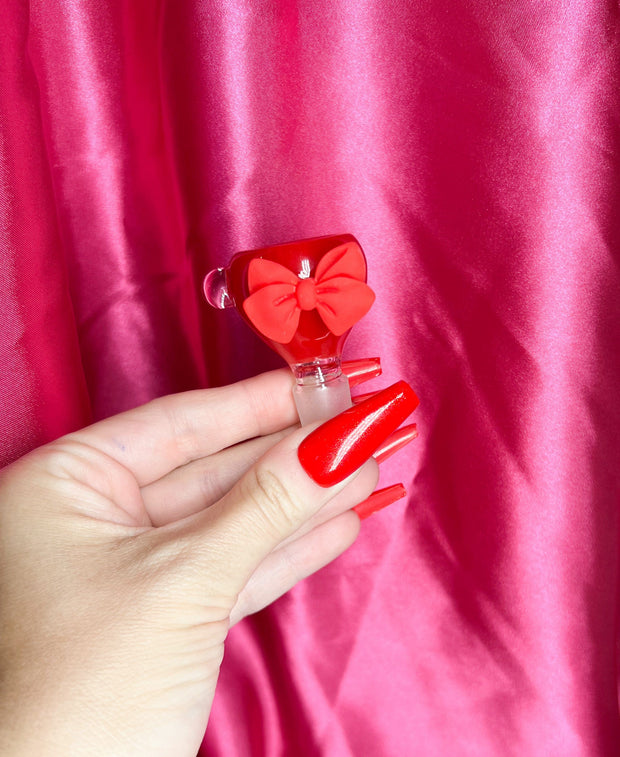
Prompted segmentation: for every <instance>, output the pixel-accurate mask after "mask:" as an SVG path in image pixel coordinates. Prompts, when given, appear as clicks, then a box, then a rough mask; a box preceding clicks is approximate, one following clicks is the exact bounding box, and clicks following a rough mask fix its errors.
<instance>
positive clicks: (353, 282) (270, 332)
mask: <svg viewBox="0 0 620 757" xmlns="http://www.w3.org/2000/svg"><path fill="white" fill-rule="evenodd" d="M248 288H249V290H250V296H249V297H247V298H246V300H245V301H244V303H243V309H244V310H245V313H246V315H247V317H248V318H249V319H250V322H251V323H252V324H253V325H254V326H255V328H256V329H257V330H258V331H259V332H260V333H261V334H263V336H265V337H267V338H268V339H271V340H273V341H274V342H279V343H280V344H288V343H289V342H290V341H291V339H293V337H294V336H295V332H296V330H297V326H298V325H299V317H300V315H301V312H302V311H311V310H316V311H317V313H318V314H319V316H320V317H321V319H322V320H323V322H324V323H325V325H326V326H327V328H328V329H329V330H330V331H331V332H332V334H334V335H335V336H340V335H341V334H344V332H345V331H347V330H348V329H350V328H351V326H353V325H354V324H355V323H357V321H359V319H360V318H361V317H362V316H364V315H366V313H367V312H368V310H370V307H371V305H372V303H373V302H374V299H375V295H374V293H373V291H372V289H371V288H370V287H369V286H368V285H367V284H366V261H365V259H364V255H363V253H362V251H361V249H360V247H359V245H358V244H356V243H354V242H347V243H346V244H342V245H340V246H339V247H335V248H334V249H333V250H330V251H329V252H327V253H326V254H325V255H323V257H322V258H321V260H319V263H318V265H317V267H316V271H315V272H314V278H304V279H302V278H300V277H298V276H297V275H296V274H295V273H293V271H290V270H289V269H288V268H286V267H285V266H283V265H280V263H275V262H274V261H273V260H266V259H265V258H254V260H251V261H250V265H249V267H248Z"/></svg>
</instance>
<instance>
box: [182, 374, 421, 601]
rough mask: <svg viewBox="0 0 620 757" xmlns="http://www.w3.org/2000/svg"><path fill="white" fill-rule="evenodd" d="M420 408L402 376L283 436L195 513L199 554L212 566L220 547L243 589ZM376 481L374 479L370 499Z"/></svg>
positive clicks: (234, 582)
mask: <svg viewBox="0 0 620 757" xmlns="http://www.w3.org/2000/svg"><path fill="white" fill-rule="evenodd" d="M416 405H417V397H416V396H415V394H414V393H413V391H412V390H411V388H410V387H409V386H408V385H407V384H406V383H405V382H402V381H401V382H398V383H397V384H394V385H393V386H392V387H388V388H387V389H385V390H383V392H380V393H379V394H378V395H376V396H375V397H373V398H371V399H369V400H367V401H366V402H364V403H362V404H360V405H356V406H355V407H352V408H350V409H349V410H346V411H345V412H343V413H341V414H340V415H338V416H336V417H335V418H332V419H330V420H328V421H327V422H325V423H323V424H322V425H320V426H318V427H317V428H315V429H314V430H311V431H310V433H308V429H299V430H297V431H295V432H293V433H292V434H290V435H289V436H287V437H286V438H285V439H283V440H282V441H281V442H280V443H279V444H277V445H276V446H275V447H273V448H272V449H271V450H270V451H269V452H268V453H267V454H266V455H265V456H264V457H262V458H261V460H260V461H259V462H258V463H257V464H256V465H254V466H253V467H252V468H251V469H250V470H249V471H248V472H247V473H246V474H245V475H244V476H243V477H242V478H241V479H240V480H239V481H238V482H237V483H236V484H235V486H233V488H232V489H231V490H230V491H229V492H228V493H227V494H226V495H225V496H224V497H223V498H222V499H221V500H219V501H218V502H216V503H215V504H213V505H212V506H211V507H209V508H208V509H207V510H205V511H203V512H202V513H200V514H199V515H198V516H195V519H194V520H193V522H192V524H191V527H193V529H194V533H195V537H196V544H195V548H196V550H197V551H199V550H200V549H201V540H202V541H203V542H204V547H203V560H204V563H205V570H206V567H207V566H208V565H209V564H212V562H213V554H214V545H216V547H215V549H216V551H217V553H218V555H219V561H220V563H221V565H225V566H226V570H227V572H228V577H229V578H230V581H231V584H230V586H229V587H228V588H229V591H230V592H232V593H233V594H237V593H238V592H239V591H240V590H241V589H242V587H243V586H244V585H245V583H246V581H247V580H248V579H249V577H250V576H251V575H252V573H253V572H254V570H255V569H256V568H257V566H258V565H260V563H261V562H262V561H263V560H264V559H265V557H266V556H267V555H268V554H270V553H271V552H272V551H273V550H274V549H275V548H276V547H278V546H279V545H280V544H282V543H283V542H284V541H285V540H286V539H288V538H289V537H291V536H292V535H293V534H295V533H296V532H297V531H298V530H299V529H300V528H302V526H304V524H305V523H306V522H307V521H308V520H310V519H311V518H312V517H313V516H315V515H316V513H318V512H319V510H320V509H321V508H322V507H324V506H325V505H326V504H327V503H328V502H330V501H331V500H333V499H334V497H335V496H336V495H337V494H338V493H339V492H342V491H343V490H344V489H345V487H346V486H347V485H348V484H349V483H350V482H351V481H352V480H353V477H354V476H356V475H357V474H359V470H360V467H361V466H362V465H363V464H364V463H365V462H366V461H368V460H369V459H370V457H371V456H372V454H373V453H374V452H375V451H376V450H377V448H378V447H380V445H381V444H382V443H384V442H385V440H386V439H387V438H388V437H389V436H390V435H391V434H392V433H393V432H394V431H395V430H396V429H397V428H398V426H399V425H400V424H401V422H402V421H403V420H404V419H405V418H406V417H407V416H408V415H409V414H410V413H411V412H412V411H413V410H414V409H415V407H416ZM371 465H375V463H371ZM374 483H375V479H374V478H373V477H369V480H368V485H367V489H366V490H365V491H362V492H361V495H362V498H363V496H366V497H367V496H368V495H369V494H370V493H371V491H372V488H373V486H374ZM357 501H359V500H357ZM354 504H356V501H355V500H353V501H351V504H350V506H351V507H352V506H353V505H354ZM207 535H208V538H206V537H207ZM207 544H208V545H209V546H208V548H207V546H206V545H207Z"/></svg>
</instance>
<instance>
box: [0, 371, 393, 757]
mask: <svg viewBox="0 0 620 757" xmlns="http://www.w3.org/2000/svg"><path fill="white" fill-rule="evenodd" d="M358 407H360V406H358ZM407 414H408V413H407ZM295 420H296V415H295V411H294V407H293V404H292V400H291V399H290V374H289V373H288V372H286V371H276V372H273V373H269V374H264V375H262V376H258V377H256V378H254V379H250V380H248V381H244V382H241V383H239V384H235V385H233V386H229V387H224V388H221V389H212V390H205V391H196V392H188V393H186V394H181V395H176V396H171V397H166V398H162V399H159V400H156V401H154V402H151V403H149V404H147V405H145V406H143V407H140V408H137V409H136V410H132V411H130V412H127V413H124V414H122V415H119V416H116V417H114V418H110V419H108V420H105V421H102V422H101V423H98V424H96V425H94V426H91V427H89V428H87V429H84V430H82V431H79V432H77V433H74V434H71V435H69V436H66V437H64V438H62V439H59V440H58V441H56V442H54V443H52V444H49V445H47V446H46V447H42V448H40V449H38V450H36V451H34V452H33V453H31V454H29V455H27V456H26V457H24V458H22V459H21V460H19V461H18V462H17V463H15V464H13V465H12V466H9V467H8V468H6V469H5V470H4V471H2V472H1V473H0V503H1V509H0V535H1V538H2V541H1V544H0V596H1V603H0V623H1V627H2V636H1V641H0V665H1V666H2V672H3V676H2V689H1V692H0V747H2V746H5V747H8V746H10V748H11V749H12V751H11V752H10V753H11V754H14V755H22V754H24V755H26V754H28V755H31V754H34V753H39V754H45V755H46V756H47V757H54V756H55V755H57V754H58V755H61V754H62V755H63V756H64V755H67V754H76V755H77V754H79V755H106V757H108V756H109V755H115V757H122V755H131V756H132V757H139V756H140V755H149V757H153V755H175V757H183V755H195V754H196V751H197V749H198V747H199V744H200V741H201V738H202V736H203V734H204V730H205V726H206V723H207V719H208V715H209V710H210V707H211V702H212V699H213V694H214V690H215V685H216V681H217V676H218V672H219V667H220V663H221V660H222V655H223V650H224V640H225V638H226V634H227V632H228V629H229V627H230V625H231V623H234V622H235V621H236V620H238V619H239V618H241V617H243V616H244V615H246V614H248V613H251V612H255V611H256V610H258V609H260V608H261V607H264V606H265V605H266V604H268V603H270V602H271V601H273V600H274V599H276V598H277V597H278V596H280V595H281V594H282V593H283V592H285V591H286V590H288V589H289V588H290V587H291V586H293V585H294V584H295V583H296V582H297V581H298V580H300V579H301V578H303V577H305V576H307V575H309V574H310V573H312V572H314V571H316V570H317V569H319V568H320V567H322V566H323V565H325V564H326V563H327V562H329V561H331V560H332V559H334V558H335V557H336V556H337V555H339V554H340V553H341V552H342V551H344V550H345V549H346V548H347V547H348V546H349V545H350V544H351V543H352V542H353V541H354V540H355V538H356V535H357V533H358V529H359V519H358V517H357V516H356V515H355V514H354V513H353V512H351V508H352V507H353V506H354V505H355V504H356V503H358V502H359V501H360V500H363V499H364V498H365V497H367V496H368V495H369V494H370V493H371V491H372V490H373V488H374V486H375V485H376V482H377V467H376V463H374V461H372V460H371V461H369V462H366V463H365V464H364V465H363V466H362V467H361V468H360V469H359V470H358V471H357V472H356V473H354V474H353V475H348V476H347V477H346V478H344V480H341V481H339V482H338V483H336V484H335V485H333V486H329V487H325V486H319V485H318V484H317V483H315V481H313V480H312V479H311V478H310V476H309V475H308V473H307V472H306V471H305V470H304V468H303V467H302V465H301V464H300V459H299V457H298V447H299V445H300V442H302V440H303V439H304V437H306V436H307V435H308V433H309V429H299V428H295V427H294V426H293V424H294V423H295ZM399 422H400V421H399ZM379 441H381V440H379ZM375 446H376V445H375ZM308 449H309V450H310V452H311V451H312V450H311V445H308ZM371 453H372V450H371V451H370V452H369V453H368V454H371ZM312 465H313V464H312V461H311V460H310V462H307V463H306V468H307V470H308V471H310V472H311V473H312V475H314V476H315V478H316V471H313V469H312ZM346 472H347V471H342V475H343V476H344V474H345V473H346Z"/></svg>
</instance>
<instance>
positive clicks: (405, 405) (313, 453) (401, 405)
mask: <svg viewBox="0 0 620 757" xmlns="http://www.w3.org/2000/svg"><path fill="white" fill-rule="evenodd" d="M418 403H419V400H418V398H417V397H416V394H415V392H414V391H413V389H412V388H411V387H410V386H409V384H407V382H406V381H398V382H397V383H396V384H393V385H392V386H389V387H388V388H387V389H384V390H383V391H381V392H379V393H378V394H376V395H375V396H374V397H370V399H367V400H366V401H365V402H362V403H361V404H359V405H354V406H353V407H350V408H349V409H348V410H345V411H344V412H343V413H340V415H337V416H336V417H335V418H330V419H329V420H328V421H326V422H325V423H323V424H322V425H321V426H319V427H318V428H317V429H315V430H314V431H312V432H311V433H310V434H309V435H308V436H307V437H306V438H305V439H304V440H303V441H302V443H301V444H300V445H299V450H298V451H297V454H298V457H299V461H300V463H301V465H302V467H303V469H304V470H305V471H306V473H307V474H308V475H309V476H310V478H312V479H313V480H314V481H316V483H317V484H319V485H320V486H333V485H334V484H337V483H339V482H340V481H343V480H344V479H345V478H346V477H347V476H350V475H351V474H352V473H353V472H354V471H356V470H357V469H358V468H359V467H360V466H361V465H363V463H365V462H366V460H368V458H370V457H371V455H373V454H374V453H375V452H376V451H377V448H379V447H380V446H381V444H382V443H383V442H385V440H386V439H387V438H388V437H389V436H390V434H392V433H393V432H394V431H396V429H397V428H398V427H399V426H400V424H401V423H402V422H403V421H404V420H405V418H407V417H408V416H409V415H410V414H411V413H412V412H413V411H414V410H415V408H416V407H417V406H418Z"/></svg>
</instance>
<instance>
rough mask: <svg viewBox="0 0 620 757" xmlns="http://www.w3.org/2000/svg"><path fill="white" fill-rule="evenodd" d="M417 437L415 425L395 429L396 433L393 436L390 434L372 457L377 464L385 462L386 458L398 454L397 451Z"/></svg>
mask: <svg viewBox="0 0 620 757" xmlns="http://www.w3.org/2000/svg"><path fill="white" fill-rule="evenodd" d="M417 435H418V427H417V425H416V424H415V423H411V424H410V425H408V426H403V427H402V428H399V429H396V431H395V432H394V433H393V434H390V436H388V438H387V439H386V440H385V441H384V442H383V444H382V445H381V446H380V447H379V449H378V450H377V451H376V452H375V454H374V455H373V457H374V458H375V460H376V461H377V462H378V463H382V462H383V461H384V460H387V459H388V457H391V456H392V455H394V454H395V453H396V452H398V450H400V449H402V448H403V447H406V446H407V444H409V442H412V441H413V440H414V439H415V438H416V437H417Z"/></svg>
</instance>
